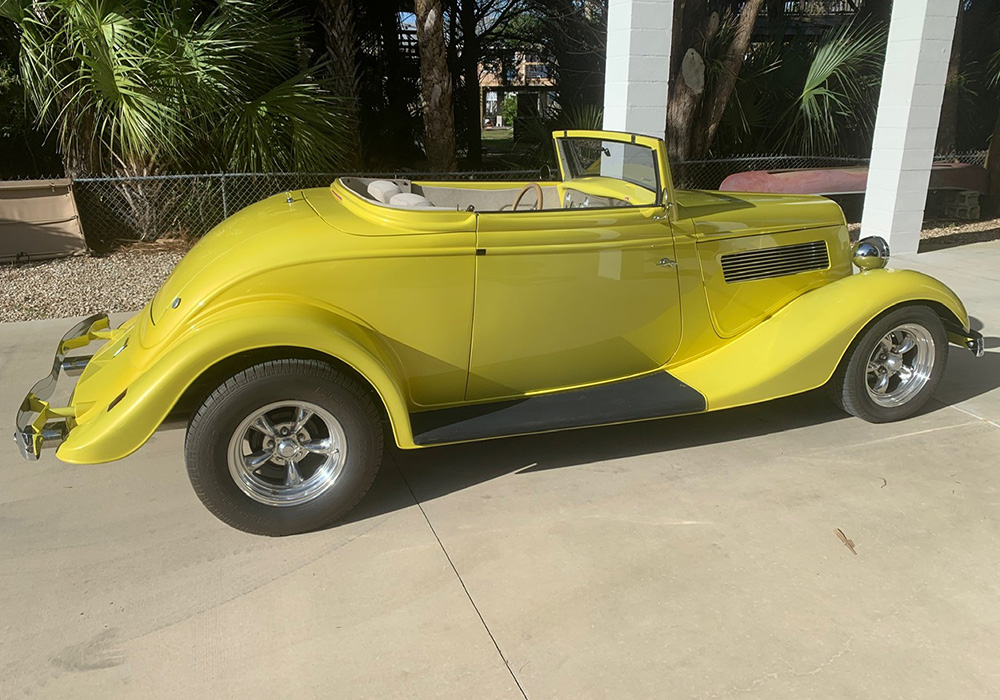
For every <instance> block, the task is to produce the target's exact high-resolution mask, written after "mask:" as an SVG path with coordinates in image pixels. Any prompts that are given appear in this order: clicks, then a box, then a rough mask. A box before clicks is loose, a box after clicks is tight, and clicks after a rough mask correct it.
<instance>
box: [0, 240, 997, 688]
mask: <svg viewBox="0 0 1000 700" xmlns="http://www.w3.org/2000/svg"><path fill="white" fill-rule="evenodd" d="M895 264H896V265H897V266H906V267H914V268H918V269H922V270H925V271H927V272H930V273H931V274H934V275H936V276H938V277H940V278H941V279H943V280H944V281H945V282H947V283H948V284H949V285H951V286H952V287H953V288H954V289H955V290H956V291H957V292H958V293H959V294H960V295H961V296H962V297H963V299H964V300H965V301H966V303H967V304H968V306H969V309H970V311H971V313H972V314H973V316H974V317H975V318H976V320H977V325H978V327H980V328H982V330H983V333H984V334H985V335H986V336H987V338H988V339H987V347H988V348H990V350H989V352H988V354H987V356H986V357H985V358H983V359H981V360H978V361H977V360H975V359H974V358H973V357H972V355H971V353H968V352H966V351H964V350H960V349H953V350H952V352H951V357H950V363H949V367H948V373H947V376H946V377H945V379H944V382H943V385H942V387H941V389H940V390H939V392H938V395H937V400H936V401H935V402H934V403H933V405H932V406H931V407H930V408H929V410H927V411H926V412H925V413H923V414H922V415H920V416H918V417H916V418H914V419H911V420H909V421H906V422H904V423H899V424H893V425H869V424H867V423H864V422H862V421H860V420H857V419H854V418H848V417H846V416H844V415H843V414H841V413H839V412H838V411H837V409H835V408H833V407H832V405H831V404H830V403H829V402H828V401H827V400H826V397H825V396H824V395H823V394H822V392H814V393H812V394H808V395H804V396H799V397H794V398H791V399H785V400H781V401H775V402H772V403H770V404H766V405H761V406H756V407H751V408H745V409H738V410H733V411H728V412H723V413H719V414H714V415H703V416H695V417H689V418H679V419H673V420H666V421H658V422H652V423H644V424H638V425H632V426H623V427H614V428H603V429H593V430H585V431H576V432H567V433H562V434H556V435H546V436H536V437H528V438H518V439H510V440H502V441H495V442H489V443H481V444H475V445H465V446H459V447H451V448H439V449H434V450H426V451H422V452H415V453H400V452H398V451H396V452H392V453H390V454H389V457H388V459H387V460H386V464H385V465H384V467H383V470H382V473H381V475H380V477H379V479H378V480H377V482H376V485H375V487H374V489H373V490H372V492H371V493H370V495H369V496H368V497H367V498H366V500H365V501H364V502H363V503H362V505H361V507H360V508H359V510H358V511H356V513H355V514H354V517H353V518H352V520H351V521H350V522H348V523H346V524H344V525H341V526H339V527H336V528H333V529H330V530H327V531H325V532H319V533H315V534H310V535H306V536H300V537H292V538H286V539H280V540H272V539H265V538H260V537H253V536H249V535H245V534H243V533H240V532H237V531H235V530H231V529H229V528H228V527H226V526H224V525H222V524H221V523H219V522H218V521H216V520H215V519H214V518H213V517H212V516H211V515H209V513H208V512H207V511H206V510H204V509H203V508H202V506H201V504H200V503H199V502H198V500H197V499H196V497H195V496H194V493H193V492H192V490H191V488H190V487H189V485H188V482H187V477H186V475H185V472H184V466H183V462H182V442H183V432H182V431H181V430H169V431H163V432H160V433H158V434H157V435H156V436H155V437H154V438H153V440H152V441H151V442H150V443H149V444H148V445H147V446H146V447H144V448H143V449H142V450H141V451H140V452H139V453H138V454H136V455H134V456H133V457H131V458H129V459H126V460H124V461H121V462H118V463H115V464H108V465H101V466H84V467H80V466H77V467H74V466H69V465H64V464H62V463H60V462H58V461H57V460H56V459H55V458H54V457H53V456H52V455H51V453H46V455H45V456H44V457H43V459H42V460H41V461H39V462H37V463H34V464H29V463H27V462H22V461H21V460H20V458H19V457H18V455H17V453H16V451H15V448H14V445H13V442H11V441H9V438H8V437H7V436H8V435H10V433H11V432H12V430H13V424H12V420H13V412H14V409H15V406H16V404H17V402H18V401H20V399H21V397H22V396H23V394H24V392H25V391H26V390H27V388H28V386H30V384H31V383H32V382H33V381H34V379H35V378H37V377H40V376H41V375H42V374H44V373H45V372H46V370H47V368H48V366H49V363H50V362H51V356H52V352H53V350H54V345H55V343H56V341H57V340H58V338H59V336H60V335H62V333H63V332H64V331H65V330H66V328H68V326H69V325H70V324H69V322H67V321H45V322H34V323H22V324H6V325H3V326H0V408H2V411H0V419H2V420H0V438H2V440H0V468H2V470H3V471H2V474H3V480H2V483H3V487H2V488H0V528H2V537H0V697H4V698H8V697H9V698H102V699H104V698H116V697H127V698H186V699H188V700H195V699H200V698H211V699H213V700H214V699H217V698H229V697H239V698H262V699H263V698H268V699H269V700H272V699H274V698H292V697H294V698H378V699H380V700H381V699H386V698H456V699H462V700H472V699H475V700H486V699H488V698H514V699H517V698H525V697H527V698H533V699H534V698H546V699H549V698H567V699H571V700H577V699H580V698H607V699H609V700H621V699H622V698H706V699H707V698H761V699H768V700H773V699H775V698H795V699H796V700H798V699H801V698H906V699H907V700H916V699H918V698H947V699H948V700H954V699H955V698H962V699H963V700H968V699H970V698H996V697H998V696H1000V654H998V653H997V649H1000V584H998V581H1000V554H998V552H1000V518H998V516H1000V491H998V485H1000V474H998V465H1000V460H998V454H1000V389H998V387H1000V352H998V350H997V348H998V347H1000V340H998V338H997V336H1000V304H998V301H1000V244H998V243H987V244H979V245H974V246H968V247H964V248H955V249H950V250H945V251H940V252H935V253H928V254H924V255H921V256H919V257H916V256H914V257H908V258H904V259H901V260H897V261H895ZM835 528H840V529H841V530H842V531H843V532H844V533H845V534H846V536H847V537H849V538H850V539H851V540H853V542H854V543H855V548H856V550H857V554H856V555H855V554H852V553H851V551H850V550H849V549H848V548H847V547H846V546H845V545H844V544H843V543H842V542H841V541H840V539H838V537H837V535H836V534H835V532H834V530H835Z"/></svg>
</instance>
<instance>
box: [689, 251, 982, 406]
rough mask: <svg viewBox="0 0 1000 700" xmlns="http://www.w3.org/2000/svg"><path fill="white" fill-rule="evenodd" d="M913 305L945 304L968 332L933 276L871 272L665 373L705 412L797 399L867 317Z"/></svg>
mask: <svg viewBox="0 0 1000 700" xmlns="http://www.w3.org/2000/svg"><path fill="white" fill-rule="evenodd" d="M920 302H932V303H934V304H940V305H942V306H944V307H945V308H947V309H948V310H949V311H950V312H951V313H952V314H953V315H954V317H955V319H956V320H957V321H958V322H959V323H960V324H961V325H962V326H963V327H964V328H966V329H968V328H969V317H968V314H967V313H966V310H965V307H964V306H963V305H962V302H961V301H959V299H958V297H956V296H955V293H954V292H952V291H951V290H950V289H948V288H947V287H946V286H945V285H943V284H942V283H940V282H938V281H937V280H935V279H934V278H932V277H928V276H927V275H924V274H922V273H919V272H914V271H912V270H872V271H870V272H864V273H859V274H856V275H852V276H850V277H845V278H843V279H841V280H838V281H837V282H832V283H830V284H828V285H825V286H823V287H820V288H819V289H815V290H813V291H811V292H809V293H808V294H804V295H802V296H801V297H799V298H798V299H796V300H795V301H794V302H792V303H790V304H788V305H787V306H785V307H784V308H782V309H781V310H780V311H778V312H777V313H775V314H774V315H773V316H772V317H771V318H769V319H768V320H767V321H766V322H763V323H760V324H758V325H757V326H755V327H754V328H753V329H752V330H750V331H747V332H746V333H744V334H742V335H741V336H739V337H737V338H733V339H731V340H729V341H728V342H726V343H725V344H724V345H721V346H720V347H718V348H717V349H716V350H714V351H713V352H711V353H709V354H706V355H702V356H701V357H699V358H697V359H694V360H691V361H688V362H684V363H681V364H675V365H672V366H670V367H669V370H670V373H671V374H673V375H674V376H675V377H677V378H678V379H680V380H681V381H683V382H685V383H687V384H690V385H691V386H693V387H696V388H697V389H698V390H699V391H700V392H701V393H702V394H704V395H705V397H706V399H707V402H708V410H710V411H711V410H718V409H722V408H732V407H735V406H742V405H745V404H750V403H756V402H758V401H765V400H768V399H775V398H780V397H782V396H789V395H791V394H797V393H800V392H803V391H808V390H810V389H815V388H817V387H820V386H822V385H823V384H825V383H826V382H827V381H828V380H829V379H830V377H831V376H832V375H833V372H834V371H835V370H836V368H837V365H838V364H839V363H840V359H841V358H842V357H843V355H844V353H845V352H846V350H847V348H848V347H849V346H850V344H851V342H852V341H853V340H854V338H855V337H857V335H858V333H860V332H861V331H862V330H863V329H864V327H865V326H866V325H867V324H868V323H869V322H870V321H872V319H874V318H875V317H877V316H878V315H879V314H881V313H882V312H884V311H886V310H888V309H891V308H893V307H895V306H898V305H900V304H906V303H920Z"/></svg>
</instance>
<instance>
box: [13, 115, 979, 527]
mask: <svg viewBox="0 0 1000 700" xmlns="http://www.w3.org/2000/svg"><path fill="white" fill-rule="evenodd" d="M554 138H555V147H556V151H557V155H558V162H559V171H560V173H559V174H560V178H559V180H557V181H545V182H527V183H510V182H485V183H481V182H480V183H477V182H465V181H463V182H414V181H409V180H372V179H365V178H352V177H342V178H340V179H338V180H336V181H335V182H334V183H333V184H332V185H331V186H330V187H329V188H321V189H310V190H302V191H294V192H288V193H286V194H283V195H278V196H275V197H271V198H269V199H266V200H264V201H261V202H258V203H257V204H254V205H252V206H250V207H248V208H246V209H244V210H243V211H241V212H239V213H238V214H236V215H235V216H233V217H231V218H229V219H227V220H226V221H224V222H222V223H221V224H220V225H219V226H217V227H216V228H215V229H214V230H213V231H212V232H211V233H209V234H208V235H206V236H205V237H204V239H202V240H201V241H200V242H199V243H198V244H197V245H196V246H195V247H194V248H193V249H192V250H191V252H190V253H188V255H187V256H186V257H185V258H184V259H183V260H182V261H181V262H180V264H179V265H178V266H177V268H176V270H174V272H173V274H171V276H170V277H169V279H167V281H166V282H165V283H164V285H163V286H162V288H161V289H160V290H159V291H158V292H157V294H156V296H155V297H154V298H153V300H152V301H151V302H150V303H149V304H147V305H146V307H145V308H144V309H142V311H140V312H139V313H138V314H136V315H135V316H134V317H133V318H131V319H130V320H128V321H126V322H125V323H123V324H122V325H121V326H120V327H119V328H117V329H111V328H110V326H109V322H108V318H107V316H106V315H99V316H94V317H91V318H89V319H86V320H85V321H83V322H82V323H80V324H79V325H78V326H76V327H75V328H74V329H72V330H71V331H70V332H69V333H67V335H66V336H65V337H64V338H63V340H62V342H61V343H60V345H59V348H58V350H57V354H56V358H55V362H54V365H53V369H52V372H51V374H50V375H49V376H48V377H45V378H44V379H43V380H41V381H40V382H39V383H38V384H36V385H35V387H34V388H33V389H32V390H31V392H30V393H29V394H28V395H27V397H26V398H25V400H24V402H23V404H22V405H21V407H20V409H19V411H18V413H17V432H16V435H15V439H16V440H17V442H18V444H19V446H20V448H21V451H22V453H23V454H24V456H25V457H28V458H37V457H38V455H39V452H40V451H41V449H42V448H43V447H49V446H55V445H58V451H57V453H56V454H57V456H58V457H59V458H60V459H62V460H64V461H66V462H70V463H77V464H93V463H99V462H107V461H110V460H115V459H120V458H122V457H125V456H126V455H128V454H130V453H132V452H133V451H135V450H137V449H138V448H139V447H140V446H142V444H143V443H144V442H146V440H147V439H148V438H149V437H150V436H151V435H152V434H153V432H154V431H155V430H156V429H157V427H158V426H159V425H160V424H161V422H162V421H163V420H164V418H165V417H166V416H168V414H170V413H171V412H172V411H175V410H176V409H177V408H178V407H179V406H184V405H190V406H191V407H192V409H193V411H192V414H191V415H192V417H191V418H190V422H189V424H188V428H187V436H186V442H185V460H186V463H187V468H188V472H189V475H190V478H191V481H192V483H193V485H194V489H195V491H196V493H197V494H198V496H199V497H200V498H201V499H202V501H203V502H204V503H205V505H206V506H207V507H208V508H209V510H211V512H212V513H214V514H215V515H216V516H218V517H219V518H220V519H222V520H223V521H225V522H226V523H229V524H230V525H232V526H234V527H237V528H240V529H243V530H247V531H249V532H255V533H261V534H268V535H282V534H288V533H295V532H302V531H306V530H311V529H315V528H319V527H322V526H325V525H327V524H329V523H331V522H333V521H335V520H337V519H338V518H340V517H341V516H343V515H344V514H345V513H346V512H347V511H348V510H349V509H350V508H352V507H353V506H354V505H355V504H356V503H357V502H358V501H359V500H360V499H361V497H362V496H363V495H364V494H365V492H366V491H367V489H368V487H369V486H370V485H371V483H372V480H373V479H374V477H375V473H376V471H377V470H378V467H379V463H380V460H381V454H382V449H383V426H387V427H388V428H387V429H388V430H389V431H391V433H392V437H393V439H394V440H395V443H396V445H398V446H399V447H400V448H403V449H411V448H418V447H427V446H431V445H440V444H446V443H454V442H461V441H467V440H479V439H485V438H495V437H501V436H509V435H519V434H524V433H532V432H540V431H550V430H558V429H563V428H575V427H582V426H594V425H605V424H611V423H621V422H626V421H638V420H646V419H652V418H661V417H664V416H674V415H681V414H691V413H698V412H703V411H714V410H719V409H724V408H730V407H733V406H741V405H744V404H749V403H753V402H758V401H765V400H768V399H774V398H778V397H782V396H787V395H790V394H795V393H798V392H803V391H807V390H810V389H814V388H816V387H820V386H823V385H829V387H830V389H831V393H832V395H833V397H834V399H835V400H836V401H837V402H838V403H839V404H840V405H841V406H843V408H844V409H846V410H847V411H849V412H850V413H853V414H854V415H857V416H860V417H861V418H864V419H866V420H869V421H889V420H897V419H900V418H905V417H907V416H909V415H911V414H913V413H914V412H915V411H917V410H918V409H919V408H920V407H921V406H922V405H923V404H924V403H925V402H926V401H927V399H928V398H929V396H930V394H931V393H932V392H933V391H934V388H935V386H936V384H937V383H938V381H939V380H940V378H941V375H942V372H943V369H944V364H945V360H946V356H947V349H948V343H949V341H950V342H951V343H955V344H958V345H964V346H966V347H968V348H970V349H971V350H973V351H974V352H975V353H977V354H981V353H982V348H983V344H982V343H983V341H982V337H981V336H980V335H979V334H978V333H976V332H975V331H974V330H972V329H971V328H970V325H969V318H968V315H967V313H966V310H965V308H964V307H963V305H962V303H961V301H959V299H958V298H957V297H956V296H955V294H954V293H952V292H951V291H950V290H949V289H948V288H947V287H945V286H944V285H942V284H941V283H940V282H938V281H936V280H934V279H932V278H930V277H927V276H925V275H922V274H919V273H916V272H911V271H894V270H888V269H883V268H884V266H885V263H886V259H887V257H888V249H887V247H886V246H885V244H884V242H882V241H881V240H880V239H865V240H863V241H861V243H859V245H858V246H857V247H856V248H855V249H854V250H853V251H852V249H851V246H850V244H849V241H848V231H847V226H846V225H845V221H844V216H843V213H842V212H841V210H840V208H839V207H838V206H837V204H835V203H834V202H832V201H829V200H826V199H823V198H821V197H815V196H782V195H764V194H733V193H721V192H708V191H682V190H675V189H674V187H673V185H672V182H671V177H670V170H669V168H668V164H667V158H666V151H665V149H664V144H663V142H662V141H660V140H658V139H654V138H650V137H646V136H639V135H635V134H623V133H615V132H601V131H561V132H557V133H555V134H554ZM852 262H854V263H855V264H856V265H857V266H858V267H859V268H860V271H859V272H858V273H854V272H853V268H852ZM94 341H103V342H104V344H103V346H102V347H100V348H99V349H98V350H97V352H96V353H95V354H93V355H92V356H88V355H84V354H81V353H78V352H76V351H77V349H80V348H83V347H84V346H87V345H89V344H90V343H91V342H94ZM84 352H85V351H84ZM64 371H67V372H73V371H82V375H81V376H80V378H79V381H78V383H77V385H76V387H75V390H74V391H73V394H72V397H71V399H70V400H69V403H68V405H66V406H57V405H53V404H52V403H51V402H50V401H49V399H50V397H51V396H52V389H53V387H54V386H55V383H56V380H57V378H58V377H59V375H60V374H61V373H62V372H64ZM664 430H669V427H668V426H666V425H665V426H664Z"/></svg>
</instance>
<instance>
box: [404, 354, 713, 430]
mask: <svg viewBox="0 0 1000 700" xmlns="http://www.w3.org/2000/svg"><path fill="white" fill-rule="evenodd" d="M706 407H707V406H706V403H705V397H704V396H702V395H701V394H699V393H698V392H697V391H695V390H694V389H692V388H691V387H689V386H688V385H687V384H685V383H684V382H682V381H680V380H679V379H677V378H676V377H674V376H672V375H670V374H667V373H666V372H657V373H656V374H649V375H645V376H643V377H637V378H635V379H625V380H622V381H620V382H614V383H611V384H601V385H600V386H592V387H587V388H585V389H572V390H570V391H561V392H557V393H552V394H540V395H538V396H529V397H526V398H522V399H509V400H505V401H497V402H494V403H481V404H473V405H470V406H458V407H454V408H442V409H438V410H434V411H425V412H423V413H412V414H410V425H411V427H412V429H413V443H414V444H415V445H439V444H442V443H448V442H465V441H468V440H482V439H485V438H495V437H504V436H508V435H524V434H526V433H539V432H546V431H549V430H560V429H562V428H583V427H588V426H596V425H609V424H612V423H627V422H629V421H637V420H646V419H650V418H665V417H667V416H676V415H681V414H685V413H700V412H701V411H704V410H705V409H706Z"/></svg>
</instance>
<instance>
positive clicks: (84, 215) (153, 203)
mask: <svg viewBox="0 0 1000 700" xmlns="http://www.w3.org/2000/svg"><path fill="white" fill-rule="evenodd" d="M343 175H355V176H359V177H380V178H385V179H399V178H406V179H434V180H463V179H465V180H468V179H492V180H526V179H537V178H538V171H537V170H504V171H479V172H460V173H426V172H403V171H400V172H382V173H204V174H193V175H151V176H145V177H125V178H121V177H93V178H77V179H76V180H74V181H73V191H74V195H75V197H76V204H77V209H78V210H79V212H80V223H81V225H82V227H83V231H84V233H85V234H86V236H87V241H88V242H89V243H90V245H91V246H92V247H97V248H104V247H107V246H109V245H110V244H112V243H114V242H117V241H155V240H158V239H160V238H165V237H182V238H198V237H200V236H203V235H204V234H206V233H208V231H210V230H211V229H212V227H214V226H215V225H216V224H218V223H219V222H221V221H222V220H224V219H226V218H227V217H229V216H230V215H232V214H234V213H236V212H237V211H239V210H240V209H243V208H244V207H247V206H249V205H251V204H253V203H254V202H258V201H260V200H262V199H264V198H266V197H270V196H271V195H274V194H280V193H282V192H289V191H292V190H300V189H307V188H311V187H328V186H329V185H330V183H332V182H333V181H334V180H335V179H337V178H338V177H341V176H343Z"/></svg>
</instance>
